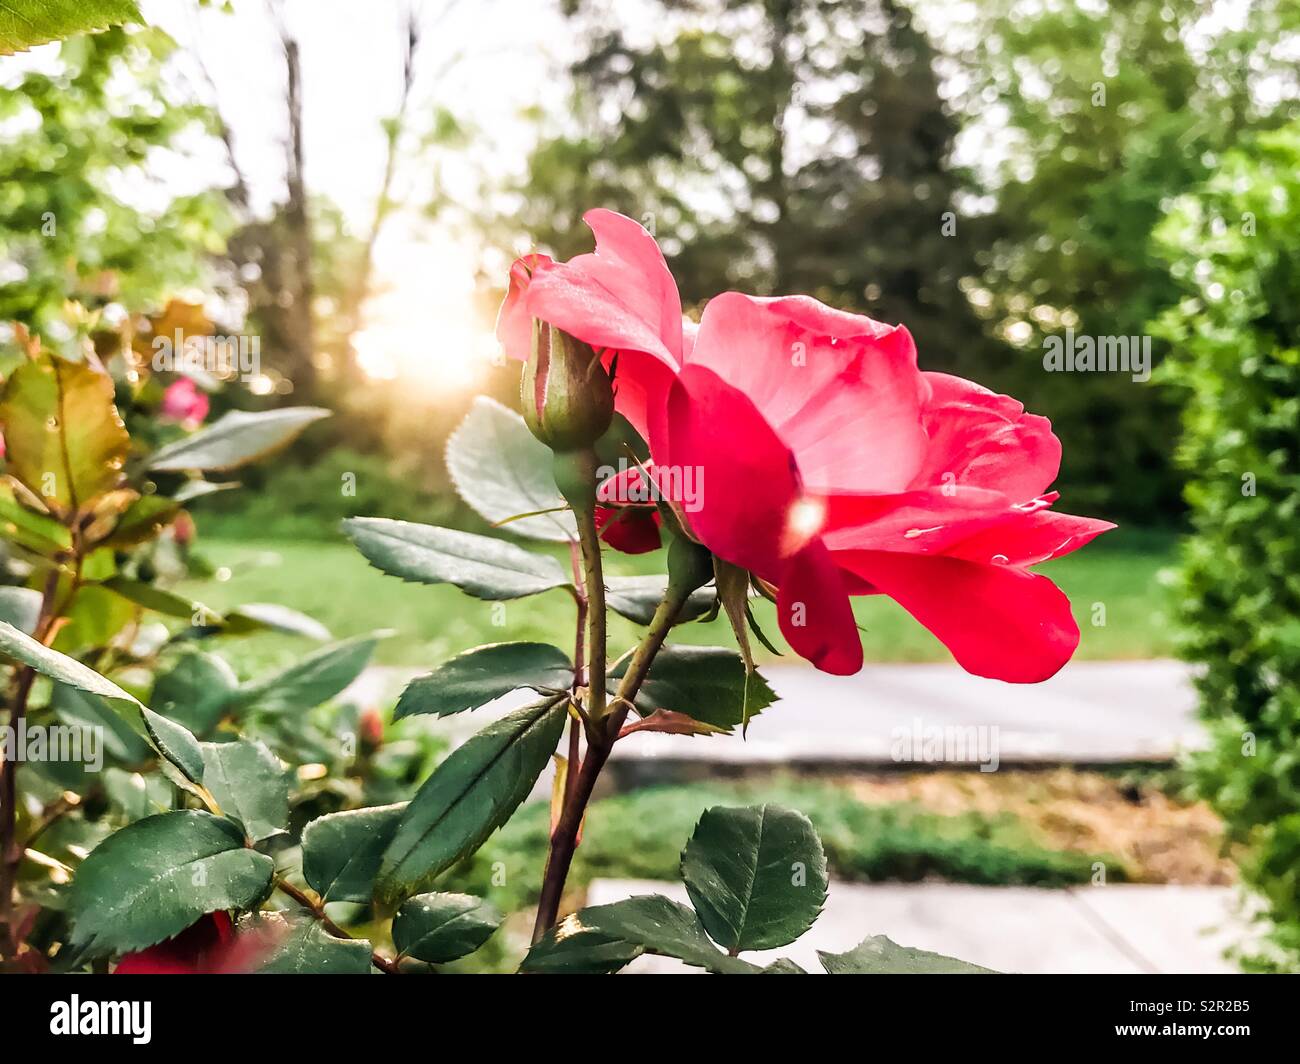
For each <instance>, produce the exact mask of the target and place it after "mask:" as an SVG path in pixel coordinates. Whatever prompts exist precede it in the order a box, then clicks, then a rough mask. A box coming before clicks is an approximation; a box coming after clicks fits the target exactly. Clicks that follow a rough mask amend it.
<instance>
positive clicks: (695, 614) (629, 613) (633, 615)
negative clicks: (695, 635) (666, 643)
mask: <svg viewBox="0 0 1300 1064" xmlns="http://www.w3.org/2000/svg"><path fill="white" fill-rule="evenodd" d="M605 585H606V591H605V603H606V605H608V606H609V608H610V609H611V610H613V611H614V612H615V613H617V614H621V615H622V616H624V617H626V618H627V619H628V620H629V621H635V622H636V623H637V624H649V623H650V621H651V620H652V619H653V618H654V615H655V610H657V609H658V608H659V603H661V602H662V601H663V599H664V590H665V589H666V587H667V585H668V581H667V579H666V578H664V577H662V576H613V577H607V578H606V580H605ZM715 602H716V595H715V592H714V590H713V589H712V588H710V587H701V588H698V589H696V590H695V591H692V592H691V596H690V598H688V599H687V600H686V604H685V605H684V606H683V607H682V612H681V613H679V614H678V615H677V620H676V621H674V622H673V623H674V624H683V623H685V622H686V621H694V620H696V619H697V618H700V617H703V616H704V615H705V614H707V613H708V612H709V611H710V610H711V609H713V606H714V604H715Z"/></svg>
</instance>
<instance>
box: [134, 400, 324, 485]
mask: <svg viewBox="0 0 1300 1064" xmlns="http://www.w3.org/2000/svg"><path fill="white" fill-rule="evenodd" d="M329 416H330V412H329V411H328V410H323V409H321V408H320V407H315V406H285V407H280V408H279V409H277V410H263V411H261V412H259V413H249V412H248V411H245V410H232V411H230V412H229V413H228V414H225V415H223V416H222V417H220V418H218V419H217V420H216V421H214V422H213V423H212V424H211V425H209V426H208V427H207V428H205V429H200V430H199V431H198V432H196V433H194V434H193V435H191V436H187V437H185V438H184V439H182V440H177V441H176V442H175V443H170V444H168V445H167V446H166V447H160V448H159V449H158V450H157V451H156V452H154V456H153V458H151V459H150V460H149V468H150V469H152V470H154V471H155V472H176V473H179V472H185V471H189V470H195V471H199V472H203V471H207V470H217V471H220V472H226V471H228V470H231V469H238V468H239V467H240V466H243V465H247V464H248V463H249V462H254V461H256V460H257V459H259V458H265V457H266V456H267V455H270V454H274V453H275V452H276V451H278V450H280V448H282V447H286V446H288V445H289V444H290V443H292V442H293V440H294V439H295V438H296V437H297V436H298V435H299V434H300V433H301V432H302V431H303V430H304V429H306V428H307V426H308V425H310V424H311V423H312V422H314V421H319V420H320V419H321V418H324V417H329Z"/></svg>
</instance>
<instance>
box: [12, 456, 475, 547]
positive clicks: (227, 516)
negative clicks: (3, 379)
mask: <svg viewBox="0 0 1300 1064" xmlns="http://www.w3.org/2000/svg"><path fill="white" fill-rule="evenodd" d="M245 480H246V483H247V488H246V490H244V491H242V492H221V493H219V494H216V495H213V496H211V497H210V498H208V499H205V500H203V503H202V505H201V506H200V507H198V510H199V512H200V516H199V521H200V525H201V530H202V532H203V534H204V536H205V537H206V536H211V537H217V538H222V539H233V540H265V539H268V538H278V539H281V540H284V541H287V542H299V541H303V540H307V541H312V542H316V541H337V540H338V538H339V525H340V524H341V523H342V522H343V521H344V520H346V519H347V518H349V517H395V518H398V519H400V520H404V521H433V522H436V523H437V524H441V525H451V526H453V527H461V525H462V524H463V523H464V522H465V521H466V519H468V520H470V521H473V520H474V517H473V515H472V514H471V513H469V512H468V511H467V510H466V508H465V507H463V505H462V504H459V503H458V502H457V500H455V499H454V498H452V497H451V496H449V495H447V494H446V493H442V494H439V493H437V492H435V491H433V490H431V489H429V488H426V487H422V486H421V484H420V477H419V476H418V473H417V472H416V471H407V472H406V473H405V475H404V474H403V472H402V471H401V470H399V469H397V468H395V465H394V462H393V460H392V459H391V458H390V457H384V456H380V455H376V454H365V453H362V452H360V451H357V450H353V449H351V448H349V447H347V446H338V447H331V448H330V449H329V451H328V452H327V453H325V454H323V455H319V456H317V457H316V458H315V460H313V461H311V462H310V464H304V463H303V462H301V461H297V460H293V458H292V456H291V455H290V456H282V457H281V458H280V459H279V460H278V461H276V462H274V463H272V464H270V465H268V466H265V467H260V468H256V469H254V470H253V471H252V473H251V474H249V475H245ZM0 505H2V503H0Z"/></svg>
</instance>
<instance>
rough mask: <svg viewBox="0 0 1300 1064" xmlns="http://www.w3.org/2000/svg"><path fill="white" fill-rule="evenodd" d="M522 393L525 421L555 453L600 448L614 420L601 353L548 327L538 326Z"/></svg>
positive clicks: (538, 324) (543, 323)
mask: <svg viewBox="0 0 1300 1064" xmlns="http://www.w3.org/2000/svg"><path fill="white" fill-rule="evenodd" d="M521 390H522V393H523V403H522V406H523V412H524V421H525V422H526V423H527V425H528V428H529V429H530V430H532V433H533V435H534V436H536V437H537V438H538V439H539V440H541V441H542V442H543V443H544V444H546V445H547V446H548V447H550V448H551V450H553V451H572V450H576V449H578V448H580V447H587V446H589V445H591V444H593V443H595V442H596V440H598V439H599V438H600V437H601V436H602V435H604V433H605V430H606V429H608V428H609V424H610V421H611V420H612V419H613V416H614V388H613V385H612V384H611V383H610V380H609V375H608V374H607V373H606V372H605V369H604V367H603V366H602V365H601V364H600V358H599V357H598V356H597V354H596V352H595V351H594V350H593V349H592V348H591V347H590V346H588V345H587V344H584V343H582V342H581V341H579V340H575V339H574V338H573V337H572V336H570V335H569V334H568V333H565V332H562V331H561V330H559V329H557V328H556V327H555V326H553V325H547V324H546V323H545V322H541V321H534V322H533V345H532V352H531V355H530V357H529V359H528V362H527V364H526V365H525V366H524V373H523V380H522V384H521Z"/></svg>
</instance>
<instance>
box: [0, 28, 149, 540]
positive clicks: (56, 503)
mask: <svg viewBox="0 0 1300 1064" xmlns="http://www.w3.org/2000/svg"><path fill="white" fill-rule="evenodd" d="M4 11H5V8H4V7H3V6H0V20H3V17H4ZM3 37H4V30H3V25H2V21H0V39H3ZM0 423H3V425H4V437H5V463H6V469H7V470H8V472H9V473H11V474H12V475H13V476H14V477H16V478H17V479H18V481H19V482H21V483H22V485H23V486H24V487H26V488H27V490H28V491H30V492H31V493H32V494H33V495H35V496H37V497H38V498H39V499H40V500H41V501H42V502H43V503H44V504H45V505H46V506H47V507H48V508H49V509H50V511H51V512H52V513H54V515H55V516H56V517H59V518H60V519H63V520H65V521H68V520H70V519H71V518H72V516H73V515H76V514H82V513H88V512H89V511H90V508H91V506H92V504H93V503H94V502H95V501H96V500H97V499H99V498H101V497H102V496H104V495H105V494H107V493H108V492H110V491H113V490H114V489H115V488H118V487H119V486H121V484H122V482H123V480H124V476H123V473H122V467H123V465H124V464H125V462H126V455H127V451H128V449H129V448H130V444H131V441H130V438H129V437H128V436H127V434H126V429H125V428H124V427H123V425H122V419H121V417H120V416H119V415H118V412H117V407H115V406H114V405H113V380H112V378H111V377H109V376H108V374H106V373H101V372H99V371H98V370H95V369H92V368H91V367H90V366H89V365H88V364H87V363H85V362H68V361H66V360H64V359H62V358H57V357H43V358H39V359H36V360H34V361H28V362H24V363H23V364H22V365H21V366H19V367H18V368H17V369H16V370H14V372H13V373H12V374H11V375H10V377H9V379H8V381H6V382H5V388H4V393H3V397H2V398H0Z"/></svg>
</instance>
